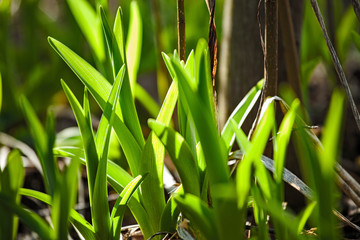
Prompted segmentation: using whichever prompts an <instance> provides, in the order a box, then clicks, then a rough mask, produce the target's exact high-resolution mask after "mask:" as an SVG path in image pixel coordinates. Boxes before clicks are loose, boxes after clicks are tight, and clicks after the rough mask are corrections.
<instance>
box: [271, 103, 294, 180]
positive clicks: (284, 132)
mask: <svg viewBox="0 0 360 240" xmlns="http://www.w3.org/2000/svg"><path fill="white" fill-rule="evenodd" d="M299 106H300V101H299V100H298V99H297V100H295V101H294V102H293V103H292V105H291V108H290V110H289V111H288V112H287V113H286V115H285V117H284V119H283V120H282V122H281V125H280V128H279V134H278V135H277V136H276V141H275V144H276V146H275V147H274V161H275V174H274V179H275V181H276V182H277V183H278V184H280V183H281V182H282V178H283V171H284V166H285V155H286V149H287V146H288V144H289V141H290V136H291V133H292V128H293V125H294V123H295V118H296V112H297V109H298V108H299Z"/></svg>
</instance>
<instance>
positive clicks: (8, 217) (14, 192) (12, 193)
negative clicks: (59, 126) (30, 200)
mask: <svg viewBox="0 0 360 240" xmlns="http://www.w3.org/2000/svg"><path fill="white" fill-rule="evenodd" d="M24 176H25V171H24V166H23V162H22V159H21V155H20V152H19V151H18V150H13V151H11V152H10V154H9V155H8V158H7V164H6V166H5V168H4V170H3V171H2V172H1V169H0V192H1V193H3V194H4V195H6V196H7V197H9V199H11V201H13V202H14V203H15V204H19V203H20V197H19V195H18V190H19V188H20V187H22V185H23V182H24ZM0 216H3V217H2V218H1V219H0V233H1V236H2V238H4V239H15V237H16V235H17V227H18V218H17V217H16V216H15V215H14V214H13V213H12V211H9V209H8V208H5V207H3V206H0Z"/></svg>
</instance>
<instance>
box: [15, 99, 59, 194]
mask: <svg viewBox="0 0 360 240" xmlns="http://www.w3.org/2000/svg"><path fill="white" fill-rule="evenodd" d="M20 105H21V108H22V111H23V113H24V115H25V119H26V121H27V124H28V126H29V128H30V133H31V136H32V138H33V140H34V144H35V148H36V152H37V154H38V156H39V159H40V163H41V168H42V170H43V174H44V181H45V188H46V190H47V192H49V193H50V194H53V192H54V188H55V184H56V174H57V170H56V164H55V159H54V157H53V154H52V147H51V148H50V147H49V141H48V140H49V139H48V135H47V133H46V132H45V130H44V128H43V126H42V125H41V123H40V120H39V119H38V118H37V116H36V113H35V111H34V109H33V108H32V106H31V105H30V103H29V102H28V100H27V99H26V98H25V96H22V97H21V99H20Z"/></svg>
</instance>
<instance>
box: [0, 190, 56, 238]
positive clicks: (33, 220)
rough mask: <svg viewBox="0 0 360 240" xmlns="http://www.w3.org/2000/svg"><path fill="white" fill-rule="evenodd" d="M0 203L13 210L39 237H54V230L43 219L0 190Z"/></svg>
mask: <svg viewBox="0 0 360 240" xmlns="http://www.w3.org/2000/svg"><path fill="white" fill-rule="evenodd" d="M0 204H1V205H2V206H5V207H6V208H8V209H10V210H11V211H12V212H14V213H15V214H16V215H17V216H18V217H19V218H20V219H21V221H22V222H24V223H25V224H26V225H27V226H28V227H29V228H30V229H31V230H33V231H34V232H36V233H37V234H38V235H39V237H40V238H41V239H49V240H50V239H53V238H54V231H53V230H52V228H51V227H50V226H49V225H48V224H47V223H46V222H45V220H44V219H42V218H41V217H39V216H38V215H36V214H35V213H33V212H31V211H29V210H27V209H26V208H25V207H23V206H20V205H17V204H15V203H14V201H12V200H11V199H9V198H8V197H7V196H6V195H5V194H4V193H2V192H0Z"/></svg>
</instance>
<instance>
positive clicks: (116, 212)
mask: <svg viewBox="0 0 360 240" xmlns="http://www.w3.org/2000/svg"><path fill="white" fill-rule="evenodd" d="M146 176H147V174H145V175H143V176H141V175H139V176H137V177H136V178H134V179H133V180H132V181H131V182H130V183H129V184H128V185H126V187H125V188H124V190H123V191H122V192H121V193H120V195H119V198H118V199H117V201H116V203H115V205H114V208H113V210H112V212H111V219H110V221H111V229H112V236H113V239H120V234H121V227H122V220H123V217H124V213H125V207H126V205H127V204H128V202H129V200H130V198H131V197H132V195H133V194H134V192H135V191H136V190H137V189H138V187H139V185H140V184H141V183H142V182H143V181H144V179H145V178H146Z"/></svg>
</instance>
